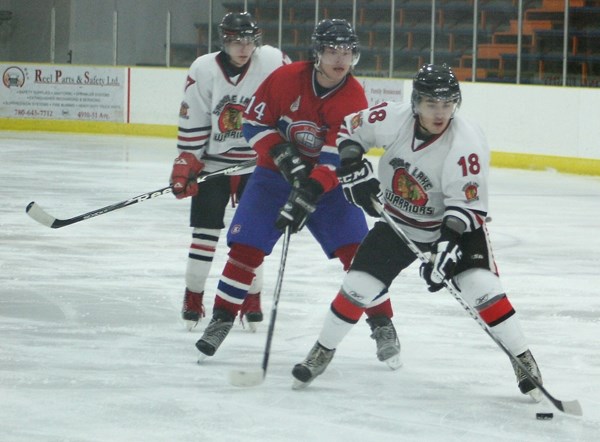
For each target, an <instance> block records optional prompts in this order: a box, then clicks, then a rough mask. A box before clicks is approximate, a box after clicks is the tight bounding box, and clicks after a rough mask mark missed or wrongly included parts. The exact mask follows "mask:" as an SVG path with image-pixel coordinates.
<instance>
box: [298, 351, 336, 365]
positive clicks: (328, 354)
mask: <svg viewBox="0 0 600 442" xmlns="http://www.w3.org/2000/svg"><path fill="white" fill-rule="evenodd" d="M332 353H333V350H326V349H324V348H321V347H317V348H316V349H314V350H313V351H312V352H311V354H310V355H309V356H308V357H307V358H306V360H305V361H304V364H303V365H305V366H307V367H309V368H321V367H322V366H323V365H327V363H329V361H330V360H331V358H332V356H333V355H332Z"/></svg>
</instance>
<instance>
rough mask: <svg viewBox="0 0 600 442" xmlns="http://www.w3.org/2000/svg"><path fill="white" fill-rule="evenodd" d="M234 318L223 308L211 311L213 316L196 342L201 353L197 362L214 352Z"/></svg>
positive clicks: (229, 328)
mask: <svg viewBox="0 0 600 442" xmlns="http://www.w3.org/2000/svg"><path fill="white" fill-rule="evenodd" d="M234 319H235V317H234V316H233V315H232V314H231V313H229V312H227V311H225V310H215V311H214V312H213V317H212V319H211V320H210V323H209V324H208V327H206V329H205V330H204V334H203V335H202V337H201V338H200V339H199V340H198V342H196V348H197V349H198V350H199V351H200V353H201V354H200V357H199V358H198V363H201V362H202V361H203V360H205V359H206V358H207V357H208V356H212V355H214V354H215V352H216V351H217V349H218V348H219V346H220V345H221V344H222V343H223V341H224V340H225V338H226V337H227V335H228V334H229V331H230V330H231V328H232V327H233V320H234Z"/></svg>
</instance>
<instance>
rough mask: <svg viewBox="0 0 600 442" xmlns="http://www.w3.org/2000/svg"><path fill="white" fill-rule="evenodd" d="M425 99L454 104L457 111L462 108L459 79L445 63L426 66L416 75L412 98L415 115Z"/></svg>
mask: <svg viewBox="0 0 600 442" xmlns="http://www.w3.org/2000/svg"><path fill="white" fill-rule="evenodd" d="M424 98H431V99H433V100H435V101H444V102H453V103H455V104H456V109H458V108H459V107H460V103H461V101H462V96H461V93H460V86H459V84H458V79H457V78H456V76H455V75H454V72H452V69H451V68H450V67H449V66H448V65H446V64H445V63H444V64H442V65H435V64H426V65H424V66H423V67H422V68H421V69H419V72H417V74H416V75H415V77H414V79H413V91H412V96H411V103H412V110H413V114H415V115H416V114H417V112H416V108H417V106H418V104H419V103H420V102H421V101H422V100H423V99H424Z"/></svg>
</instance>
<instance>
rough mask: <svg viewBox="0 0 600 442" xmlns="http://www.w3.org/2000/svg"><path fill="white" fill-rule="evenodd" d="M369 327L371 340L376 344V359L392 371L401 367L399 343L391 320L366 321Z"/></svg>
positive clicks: (377, 317) (379, 318)
mask: <svg viewBox="0 0 600 442" xmlns="http://www.w3.org/2000/svg"><path fill="white" fill-rule="evenodd" d="M367 324H369V327H371V331H372V333H371V338H373V339H375V342H376V343H377V359H379V360H380V361H381V362H385V363H386V364H387V366H388V367H390V368H391V369H392V370H396V369H397V368H399V367H400V366H401V365H402V361H401V360H400V341H399V340H398V335H397V334H396V329H395V328H394V324H393V323H392V320H391V319H390V318H388V317H386V316H375V317H373V318H368V319H367Z"/></svg>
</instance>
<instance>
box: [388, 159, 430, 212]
mask: <svg viewBox="0 0 600 442" xmlns="http://www.w3.org/2000/svg"><path fill="white" fill-rule="evenodd" d="M392 190H393V191H394V194H395V195H398V196H400V197H401V198H402V199H404V200H406V201H408V202H410V203H411V204H414V205H415V206H424V205H425V204H427V201H428V198H427V192H425V190H423V188H422V187H421V185H420V184H419V183H418V182H417V180H415V179H414V178H413V177H412V176H411V175H410V174H409V173H408V172H407V171H406V169H405V168H400V169H396V170H395V171H394V176H393V177H392Z"/></svg>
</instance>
